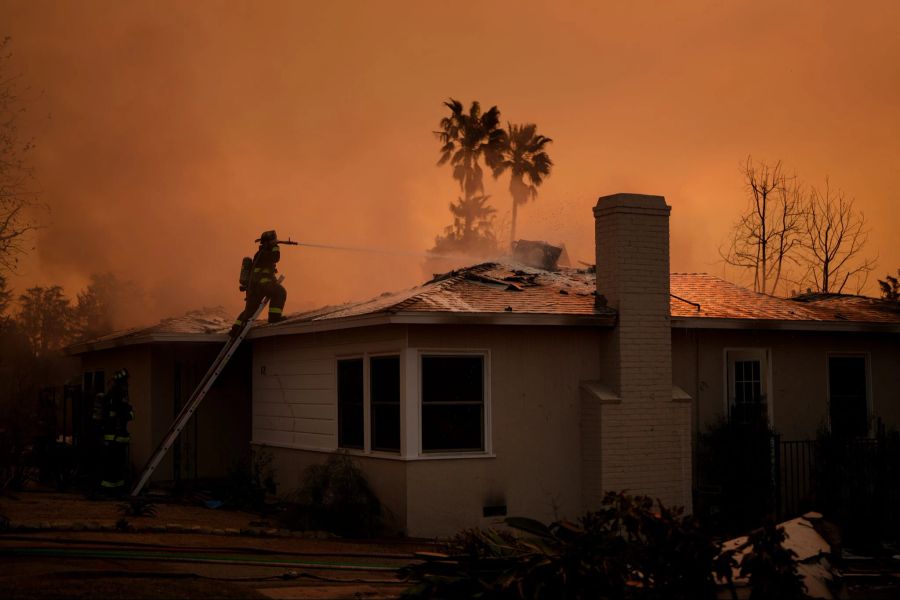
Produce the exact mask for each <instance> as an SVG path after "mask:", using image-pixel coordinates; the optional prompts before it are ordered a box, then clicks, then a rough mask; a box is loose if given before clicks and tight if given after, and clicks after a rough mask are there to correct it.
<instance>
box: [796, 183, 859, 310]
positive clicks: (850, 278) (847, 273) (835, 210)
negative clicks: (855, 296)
mask: <svg viewBox="0 0 900 600" xmlns="http://www.w3.org/2000/svg"><path fill="white" fill-rule="evenodd" d="M868 239H869V231H868V229H866V220H865V216H864V215H863V213H862V212H861V211H859V210H857V209H856V206H855V202H854V200H853V198H848V197H847V196H846V195H845V194H844V192H843V191H842V190H840V189H837V190H835V189H833V188H832V187H831V182H830V181H829V180H828V178H827V177H826V178H825V185H824V187H823V188H821V189H820V188H815V187H814V188H812V190H811V191H810V195H809V200H808V202H807V203H806V208H805V210H804V218H803V231H802V235H801V237H800V245H801V247H802V249H803V251H802V252H801V253H800V254H799V262H800V265H801V267H802V268H803V279H802V280H801V281H802V283H803V286H804V287H806V288H809V289H811V290H812V291H815V292H823V293H826V294H828V293H834V294H840V293H842V292H844V290H845V289H848V290H851V291H852V292H853V293H859V292H860V291H861V290H862V288H863V286H864V285H865V284H866V280H867V278H868V275H869V273H870V272H871V271H872V269H873V268H874V267H875V261H874V260H873V259H870V258H868V257H866V256H864V255H863V250H864V249H865V245H866V242H867V241H868ZM848 286H849V287H848Z"/></svg>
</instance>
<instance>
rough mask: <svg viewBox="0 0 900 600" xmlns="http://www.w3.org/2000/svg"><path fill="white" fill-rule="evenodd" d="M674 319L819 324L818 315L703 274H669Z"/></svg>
mask: <svg viewBox="0 0 900 600" xmlns="http://www.w3.org/2000/svg"><path fill="white" fill-rule="evenodd" d="M669 289H670V291H671V294H672V296H671V302H670V306H671V311H672V316H673V317H705V318H710V319H765V320H778V321H818V320H821V315H820V314H818V313H817V312H815V311H812V310H810V309H809V308H808V307H807V306H805V305H803V304H800V303H797V302H794V301H793V300H788V299H786V298H778V297H776V296H769V295H766V294H759V293H756V292H753V291H751V290H748V289H745V288H742V287H740V286H738V285H735V284H733V283H731V282H729V281H725V280H724V279H720V278H719V277H716V276H714V275H707V274H706V273H672V275H671V284H670V286H669Z"/></svg>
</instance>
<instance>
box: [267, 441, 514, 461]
mask: <svg viewBox="0 0 900 600" xmlns="http://www.w3.org/2000/svg"><path fill="white" fill-rule="evenodd" d="M250 445H251V446H259V447H267V446H268V447H273V448H284V449H285V450H298V451H300V452H319V453H322V454H336V453H338V452H341V453H344V454H346V455H347V456H354V457H358V458H374V459H379V460H398V461H401V462H415V461H420V460H460V459H464V460H471V459H478V458H497V455H496V454H493V453H488V452H440V453H438V452H436V453H434V454H419V455H418V456H402V455H400V454H395V453H393V452H366V451H365V450H355V449H352V448H315V447H303V446H293V445H289V444H278V443H271V442H256V441H251V442H250Z"/></svg>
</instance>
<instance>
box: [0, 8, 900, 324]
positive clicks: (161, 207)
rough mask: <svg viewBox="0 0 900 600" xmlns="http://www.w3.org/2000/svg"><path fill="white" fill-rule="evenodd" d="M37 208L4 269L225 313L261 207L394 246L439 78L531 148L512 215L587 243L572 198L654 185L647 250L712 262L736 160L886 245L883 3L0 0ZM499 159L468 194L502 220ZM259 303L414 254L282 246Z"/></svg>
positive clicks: (397, 265) (891, 248) (270, 221)
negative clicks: (15, 264)
mask: <svg viewBox="0 0 900 600" xmlns="http://www.w3.org/2000/svg"><path fill="white" fill-rule="evenodd" d="M0 35H9V36H11V37H12V45H11V51H12V52H13V57H12V61H13V64H14V66H15V68H16V69H17V70H18V71H20V72H21V73H22V76H23V77H22V80H23V81H24V82H27V84H28V85H29V86H30V87H31V89H32V91H33V92H34V93H32V94H29V95H28V106H27V107H28V112H27V113H26V120H25V121H24V122H23V130H24V131H25V132H27V134H28V135H29V136H30V137H33V138H34V139H35V141H36V143H37V147H36V149H35V150H34V152H33V154H32V162H33V164H34V166H35V169H36V176H37V179H36V181H37V185H38V187H39V189H40V190H41V193H42V200H43V201H44V202H45V203H46V204H47V205H48V206H49V207H50V211H49V214H47V215H44V221H45V224H46V227H45V228H44V229H42V230H41V231H40V232H39V234H38V235H37V236H36V237H35V239H34V246H35V250H34V251H33V252H32V253H31V255H30V257H29V258H28V260H27V261H26V263H25V264H24V265H23V268H22V272H21V273H20V274H18V275H16V276H15V277H13V278H12V281H13V284H14V286H15V287H16V290H17V291H20V290H21V289H23V288H24V287H26V286H28V285H32V284H35V283H37V284H49V283H60V284H62V285H64V286H65V288H66V290H67V291H68V292H69V293H70V294H74V292H75V291H77V290H78V289H80V288H81V287H83V286H84V285H85V284H86V282H87V281H88V276H89V275H90V274H91V273H95V272H101V271H112V272H114V273H116V274H117V275H118V276H119V277H120V278H122V279H130V280H133V281H135V282H136V283H138V284H139V285H140V286H141V288H142V289H143V290H144V291H145V292H146V297H145V300H144V301H143V302H142V305H141V306H140V307H139V308H140V310H136V311H135V313H136V314H133V315H132V320H143V321H151V320H153V319H156V318H159V317H161V316H165V315H168V314H175V313H179V312H182V311H184V310H187V309H189V308H194V307H198V306H202V305H207V306H209V305H218V304H222V305H225V306H226V307H228V308H229V309H234V310H237V309H238V307H239V305H240V302H241V297H240V294H239V293H238V290H237V283H236V278H237V271H238V269H239V266H240V264H239V263H240V259H241V257H242V256H244V255H246V254H250V253H252V251H253V250H254V244H253V240H254V238H256V237H257V236H258V235H259V233H260V232H261V231H262V230H265V229H270V228H276V229H277V230H278V233H279V235H280V236H281V237H287V236H291V237H292V238H293V239H295V240H300V241H306V242H312V243H317V244H336V245H347V246H366V247H378V248H385V249H390V250H395V251H401V252H410V253H418V252H423V251H424V250H426V249H427V248H429V247H431V246H432V245H433V242H434V237H435V235H436V234H438V233H440V232H441V230H442V229H443V227H444V226H445V225H447V224H448V223H449V222H450V220H451V217H450V213H449V211H448V207H447V205H448V203H449V202H450V201H453V200H455V199H456V197H457V196H458V195H459V192H458V187H457V186H456V184H455V183H454V182H453V180H452V179H451V173H450V169H449V168H448V167H441V168H439V167H437V166H436V164H435V163H436V161H437V158H438V143H437V141H436V140H435V138H434V136H433V135H432V131H433V130H434V129H436V128H437V125H438V121H439V120H440V119H441V117H442V116H444V113H445V112H446V109H445V108H444V107H443V106H442V104H441V103H442V101H444V100H445V99H447V98H448V97H454V98H457V99H459V100H461V101H462V102H464V103H465V104H466V105H468V103H469V102H471V101H472V100H479V101H480V102H481V103H482V104H483V105H485V106H491V105H497V106H498V107H499V108H500V110H501V113H502V114H501V117H502V120H503V122H504V123H505V122H506V121H510V122H513V123H520V122H534V123H537V124H538V130H539V132H540V133H543V134H545V135H547V136H549V137H551V138H553V140H554V141H553V144H552V145H551V146H550V147H549V151H550V154H551V156H552V158H553V160H554V162H555V168H554V170H553V173H552V175H551V177H550V178H549V179H548V180H547V181H546V183H545V184H544V185H543V187H541V188H540V195H539V197H538V199H537V201H536V202H533V203H530V204H529V205H527V206H525V207H524V208H523V209H522V210H520V212H519V215H520V217H519V218H520V222H519V234H520V237H523V238H526V239H545V240H548V241H550V242H564V243H566V244H567V246H568V248H569V253H570V255H571V257H572V259H573V260H578V259H580V260H584V261H592V260H593V221H592V216H591V211H590V207H591V206H592V205H593V204H594V203H595V201H596V198H597V197H598V196H599V195H603V194H607V193H613V192H619V191H631V192H640V193H651V194H662V195H664V196H666V198H667V200H668V202H669V204H671V205H672V207H673V210H672V269H673V270H674V271H706V272H713V273H717V274H721V273H722V269H723V267H722V265H721V263H720V261H719V255H718V248H719V246H720V244H721V243H722V241H723V239H724V237H725V235H726V233H727V231H728V228H729V225H730V223H731V222H733V221H734V219H735V218H736V216H737V214H738V213H739V212H740V210H741V209H742V208H743V207H744V206H745V202H746V198H745V193H744V189H743V180H742V178H741V173H740V167H741V165H742V164H743V163H744V162H745V161H746V159H747V156H748V155H752V156H753V157H754V158H756V159H765V160H770V161H774V160H779V159H780V160H782V161H783V162H784V164H785V165H786V167H787V168H788V169H789V170H790V171H796V173H797V174H798V175H799V176H800V178H801V179H803V180H804V181H806V182H808V183H812V184H819V183H821V182H822V181H823V180H824V178H825V176H826V175H827V176H829V177H830V179H831V182H832V184H833V185H835V186H838V187H840V188H841V189H843V190H844V191H845V192H846V193H847V194H848V195H849V196H852V197H854V198H856V201H857V204H858V206H859V207H860V208H861V209H863V210H864V211H865V215H866V218H867V220H868V222H869V224H870V226H871V230H872V231H871V238H870V242H869V246H868V250H869V252H870V254H872V255H877V256H878V268H877V270H876V271H875V273H874V274H873V275H874V276H873V277H872V278H871V279H870V286H869V288H867V289H868V291H869V292H870V293H874V289H875V288H874V287H873V286H872V285H871V283H872V282H874V279H875V276H883V275H884V273H888V272H893V271H894V270H895V269H897V268H898V267H900V245H898V244H897V242H896V235H897V231H898V229H900V202H898V199H897V197H896V194H897V190H898V189H900V170H898V164H900V160H898V158H900V135H898V133H900V110H898V107H900V4H898V3H897V2H894V1H888V2H867V3H865V4H851V3H838V2H821V1H795V2H768V1H762V2H760V1H754V2H678V3H663V2H628V3H624V2H602V3H601V2H576V1H572V2H556V3H550V2H523V1H522V0H518V1H515V2H499V1H492V2H465V1H461V2H457V3H454V4H452V5H448V4H447V3H438V2H421V1H404V2H400V1H390V2H387V1H386V2H363V1H359V2H347V1H336V2H321V3H313V2H299V1H285V2H275V1H268V2H220V1H216V2H213V1H196V0H194V1H191V2H169V1H156V0H154V1H149V0H148V1H142V2H137V1H132V2H118V1H113V0H108V1H103V2H97V1H86V0H80V1H78V2H74V1H72V2H67V1H57V2H44V1H35V0H21V1H20V0H2V1H0ZM507 184H508V183H507V181H506V180H505V179H501V180H499V181H493V180H490V179H489V180H487V181H486V188H487V192H488V193H489V194H491V196H492V198H491V201H492V202H493V204H494V206H495V207H496V208H497V211H498V221H499V222H500V223H508V221H509V214H510V203H511V200H510V197H509V195H508V192H507ZM282 254H283V255H284V257H283V259H282V266H281V271H282V272H283V273H285V274H286V276H287V281H286V282H285V283H286V287H287V288H288V293H289V296H288V306H287V309H288V311H289V312H290V311H291V310H298V309H301V308H309V307H311V306H313V305H319V304H325V303H336V302H342V301H346V300H352V299H359V298H362V297H366V296H370V295H375V294H378V293H380V292H382V291H386V290H391V289H397V288H403V287H409V286H412V285H415V284H417V283H419V282H421V281H422V280H423V267H422V260H421V259H419V258H416V257H414V256H405V257H404V256H387V255H375V254H362V253H350V252H335V251H325V250H316V249H309V248H285V250H284V251H283V253H282Z"/></svg>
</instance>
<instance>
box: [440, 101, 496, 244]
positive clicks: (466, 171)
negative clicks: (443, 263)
mask: <svg viewBox="0 0 900 600" xmlns="http://www.w3.org/2000/svg"><path fill="white" fill-rule="evenodd" d="M444 105H445V106H446V107H447V108H449V109H450V115H449V116H447V117H444V118H443V119H441V122H440V131H435V132H434V134H435V136H437V138H438V140H440V142H441V149H440V153H441V157H440V159H439V160H438V165H439V166H440V165H444V164H447V163H449V164H450V165H451V166H452V167H453V179H455V180H456V181H458V182H459V187H460V189H461V190H462V192H463V195H462V197H461V198H459V201H458V202H457V203H451V204H450V211H451V212H452V213H453V225H451V226H450V227H448V228H447V229H446V230H445V232H444V235H443V236H439V237H438V238H437V239H436V240H435V250H437V251H441V250H447V249H451V248H455V249H459V250H461V251H466V252H471V251H477V250H479V249H483V248H486V247H492V246H495V240H494V236H493V233H492V215H493V212H494V211H493V209H489V207H487V206H486V204H485V202H486V201H487V198H488V197H487V196H485V194H484V171H483V169H482V167H481V163H482V162H484V164H485V165H486V166H487V167H488V168H493V167H494V166H495V165H496V164H498V162H499V161H500V148H501V144H502V141H503V131H502V129H500V111H499V110H498V109H497V107H496V106H492V107H491V108H490V109H489V110H488V111H487V112H484V113H482V112H481V105H480V104H479V103H478V102H472V105H471V107H470V108H469V112H468V113H466V112H465V111H464V110H463V105H462V103H461V102H459V101H458V100H454V99H452V98H451V99H450V100H449V101H447V102H444ZM486 232H491V233H490V234H489V235H488V234H487V233H486Z"/></svg>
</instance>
